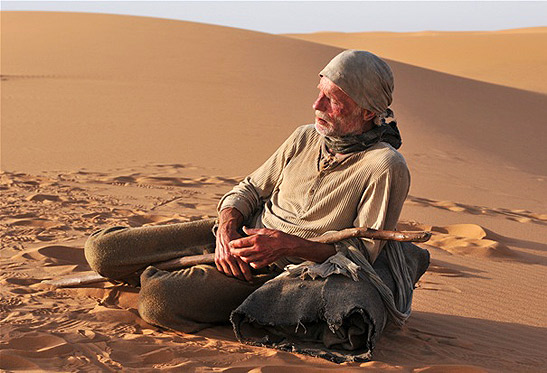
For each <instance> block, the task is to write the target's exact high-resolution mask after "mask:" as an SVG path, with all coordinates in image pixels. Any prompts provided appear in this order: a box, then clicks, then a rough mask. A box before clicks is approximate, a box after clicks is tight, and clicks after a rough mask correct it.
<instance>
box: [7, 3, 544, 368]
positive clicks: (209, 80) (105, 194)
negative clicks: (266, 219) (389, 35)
mask: <svg viewBox="0 0 547 373" xmlns="http://www.w3.org/2000/svg"><path fill="white" fill-rule="evenodd" d="M68 31H70V32H68ZM539 31H541V30H539ZM539 31H538V30H530V31H527V32H519V33H516V32H515V34H518V38H519V40H520V41H522V43H524V44H523V45H528V44H527V43H532V44H533V43H535V40H536V38H537V35H536V34H538V33H540V32H539ZM434 35H436V36H437V37H438V38H440V39H437V37H435V38H434V37H433V36H434ZM492 35H497V36H500V38H502V37H503V36H504V35H513V34H512V33H511V32H499V33H493V34H492ZM527 35H528V36H529V39H527V38H526V36H527ZM312 36H313V35H312ZM414 36H415V37H416V38H418V36H417V35H414ZM414 36H413V37H414ZM426 36H427V37H428V38H430V39H431V45H435V43H437V40H441V42H442V43H446V45H450V43H453V46H454V48H461V46H460V45H459V44H458V42H457V41H456V39H454V40H452V39H449V38H448V36H446V35H443V34H442V33H440V34H438V33H437V34H427V35H426ZM497 36H496V37H497ZM409 37H411V36H409ZM424 37H425V36H424ZM515 37H517V36H515ZM443 38H444V39H443ZM420 40H422V39H420ZM423 40H425V39H423ZM423 40H422V41H420V42H423ZM477 40H479V39H477ZM481 40H482V39H481ZM496 40H497V39H496ZM500 40H501V39H500ZM441 42H439V43H441ZM424 43H425V42H424ZM500 43H501V42H500ZM494 44H495V43H494ZM383 45H386V46H391V47H392V48H393V50H396V49H397V48H398V46H399V44H398V42H397V41H390V42H389V43H388V42H387V41H386V42H384V43H383ZM480 45H481V44H480V43H477V46H480ZM424 48H425V47H424ZM477 48H478V47H477ZM523 48H524V47H523ZM338 51H339V49H338V48H334V47H329V46H322V45H318V44H314V43H309V42H306V41H301V40H294V39H290V38H287V37H283V36H275V35H268V34H262V33H256V32H251V31H245V30H237V29H231V28H226V27H217V26H210V25H202V24H195V23H189V22H177V21H168V20H159V19H152V18H140V17H126V16H114V15H91V14H75V13H34V12H25V13H22V12H3V13H2V52H3V55H2V66H1V69H2V71H1V74H2V113H1V119H2V149H1V151H2V170H3V171H2V172H1V173H0V196H1V197H0V268H1V269H2V270H1V271H0V335H1V342H0V369H5V370H52V371H59V370H62V371H77V370H82V369H90V370H93V369H95V370H102V371H110V370H112V371H114V370H120V369H138V368H144V369H148V370H151V369H158V370H165V371H168V370H173V371H181V370H189V371H191V370H205V371H207V370H218V371H230V372H249V371H253V372H273V371H275V372H282V371H288V372H292V371H302V372H318V371H331V370H335V369H337V370H343V371H362V370H365V371H367V370H370V371H375V370H376V371H377V370H393V371H405V372H449V371H458V372H461V371H463V372H465V371H467V372H479V371H511V372H513V371H519V372H521V371H522V372H527V371H528V372H537V371H541V370H545V366H546V365H547V355H546V354H545V352H544V351H543V350H544V349H542V348H541V347H542V346H544V345H545V344H547V337H546V336H547V333H546V331H547V319H546V318H545V312H544V311H543V310H544V308H545V307H546V305H545V297H544V279H545V278H546V276H547V270H546V268H547V255H546V253H547V245H546V244H545V237H546V235H545V232H546V231H545V227H546V225H547V214H546V211H547V205H546V200H545V191H546V189H545V185H544V182H545V181H544V180H545V174H546V172H545V171H546V169H545V164H546V162H547V159H546V154H545V151H544V150H543V149H544V145H543V139H544V138H545V137H546V136H545V135H546V130H545V126H544V125H543V120H542V118H544V117H545V114H546V113H545V107H547V105H546V96H545V95H544V94H540V93H537V92H539V90H536V91H537V92H530V91H524V90H523V89H529V90H532V89H530V88H525V87H522V86H519V85H518V84H514V82H513V83H511V82H507V84H506V85H511V87H502V86H500V85H496V84H490V83H488V80H487V79H483V80H484V81H483V82H479V81H477V80H471V79H468V78H469V77H470V76H469V75H465V74H463V73H462V74H460V75H461V76H454V75H449V74H445V73H442V72H438V71H432V70H429V69H427V68H424V67H429V68H431V66H423V65H420V64H419V63H418V62H419V61H418V62H416V64H418V65H420V66H411V65H409V64H406V63H402V62H395V61H388V62H389V63H390V65H391V66H392V68H393V70H394V73H395V76H396V87H397V88H396V97H395V104H394V110H395V112H396V114H397V117H398V120H399V123H400V129H401V132H402V135H403V147H402V149H401V150H402V152H403V154H404V155H405V157H406V159H407V161H408V164H409V166H410V168H411V172H412V190H411V194H410V196H409V198H408V199H407V202H406V203H405V208H404V211H403V216H402V221H401V222H400V225H399V228H400V229H411V230H412V229H414V230H422V229H427V230H431V231H432V232H433V238H432V240H431V241H430V242H428V243H427V244H424V247H427V248H428V249H429V250H430V252H431V254H432V265H431V267H430V269H429V270H428V272H427V273H426V274H425V276H424V277H423V278H422V280H421V281H420V282H419V284H418V287H417V289H416V292H415V294H414V314H413V316H412V317H411V319H410V321H409V323H408V325H407V326H406V327H405V328H404V329H402V330H395V329H390V330H388V331H387V332H386V333H385V335H384V336H383V337H382V339H381V340H380V343H379V345H378V347H377V349H376V351H375V361H372V362H369V363H364V364H349V365H342V366H338V365H336V364H334V363H330V362H327V361H323V360H319V359H313V358H310V357H306V356H301V355H296V354H290V353H286V352H280V351H275V350H271V349H262V348H256V347H251V346H246V345H242V344H240V343H238V342H237V341H236V340H235V337H234V336H233V333H232V332H231V331H230V329H229V328H228V327H222V326H221V327H217V328H213V329H210V330H206V331H204V332H201V333H199V334H198V335H187V334H175V333H170V332H163V331H161V330H159V329H157V328H155V327H152V326H150V325H148V324H146V323H144V322H143V321H142V320H141V319H140V318H139V317H138V316H137V312H136V301H137V297H138V293H137V291H136V290H135V289H133V288H130V287H127V286H123V285H118V284H111V283H103V284H98V285H93V286H91V285H90V286H88V287H84V288H75V289H53V288H51V287H50V286H48V285H44V284H42V283H40V282H41V280H44V279H51V278H56V277H59V276H63V275H71V274H76V273H82V272H84V271H87V270H89V267H88V266H87V264H86V263H85V260H84V257H83V250H82V248H83V243H84V241H85V239H86V237H87V236H88V235H89V234H90V233H91V232H92V231H93V230H95V229H97V228H102V227H106V226H112V225H127V226H134V227H136V226H143V225H157V224H170V223H176V222H183V221H191V220H196V219H201V218H206V217H212V216H215V214H216V210H215V209H216V203H217V201H218V199H219V197H220V196H221V195H222V194H224V193H225V192H226V191H227V190H229V189H230V188H231V187H232V186H233V185H234V184H235V183H237V182H238V181H239V180H240V179H241V178H242V177H243V176H245V175H246V174H247V173H248V172H250V171H251V170H252V169H253V168H254V167H256V166H257V165H259V164H260V163H261V162H262V161H263V160H264V159H266V158H267V157H268V156H269V154H270V153H271V152H272V151H273V150H274V149H275V148H276V147H277V146H278V145H279V144H280V143H281V141H283V139H284V138H285V137H286V136H287V135H288V134H289V133H291V132H292V131H293V129H294V128H295V127H296V126H298V125H300V124H304V123H306V122H310V121H311V120H312V110H311V103H312V102H313V100H314V98H315V95H316V90H315V85H316V82H317V72H318V71H319V70H320V68H321V67H322V66H323V65H324V64H325V63H326V62H327V61H328V60H329V59H330V58H331V57H332V56H333V55H335V54H336V53H338ZM379 53H380V52H379ZM428 53H429V52H428ZM485 53H486V52H485ZM527 53H528V52H526V53H525V52H524V51H523V52H522V53H520V55H519V56H514V60H513V59H509V58H507V59H503V61H505V62H506V63H507V64H511V63H518V64H519V65H522V66H523V70H525V69H524V67H526V68H527V69H528V70H530V71H531V70H532V69H534V68H535V67H534V66H536V65H535V63H536V62H537V61H538V59H537V55H536V54H534V53H535V52H534V53H528V54H527ZM538 53H539V52H538ZM425 54H427V53H425V52H424V55H425ZM481 56H482V57H481ZM527 56H528V57H527ZM479 57H481V58H482V59H481V58H479ZM486 57H487V55H480V56H478V55H474V57H473V58H478V59H479V60H480V61H483V62H484V61H486V60H487V58H486ZM393 58H395V57H393ZM526 58H530V60H527V59H526ZM401 61H404V60H402V59H401ZM526 61H529V63H528V62H526ZM530 61H531V62H530ZM534 61H535V62H534ZM407 62H408V61H407ZM410 62H412V61H410ZM451 64H452V65H450V66H449V67H450V68H459V67H461V71H466V69H467V65H466V62H465V61H463V62H461V63H460V62H458V61H457V60H451ZM447 66H448V65H447ZM481 66H483V67H484V66H486V65H481ZM437 70H439V69H437ZM485 71H486V70H485ZM499 71H502V70H498V72H499ZM504 71H505V70H504ZM446 72H449V73H450V74H456V73H457V71H456V70H454V71H446ZM494 72H495V71H494ZM494 72H493V73H492V74H493V75H495V74H498V73H495V74H494ZM493 75H492V76H493ZM517 78H518V76H516V75H515V76H513V77H512V78H511V79H517ZM475 79H478V78H477V77H475ZM519 79H520V81H521V82H522V84H523V85H526V84H528V83H527V81H526V78H525V77H524V75H522V76H520V78H519ZM517 80H518V79H517ZM496 83H497V84H502V83H501V82H496ZM509 83H511V84H509ZM503 84H505V83H503ZM523 305H525V306H523Z"/></svg>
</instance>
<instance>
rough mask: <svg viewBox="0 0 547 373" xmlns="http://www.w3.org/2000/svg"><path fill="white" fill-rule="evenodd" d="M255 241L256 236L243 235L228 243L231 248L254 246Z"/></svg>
mask: <svg viewBox="0 0 547 373" xmlns="http://www.w3.org/2000/svg"><path fill="white" fill-rule="evenodd" d="M255 242H256V236H250V237H242V238H238V239H237V240H233V241H230V243H229V244H228V247H229V248H231V249H238V248H242V247H250V246H253V245H254V244H255Z"/></svg>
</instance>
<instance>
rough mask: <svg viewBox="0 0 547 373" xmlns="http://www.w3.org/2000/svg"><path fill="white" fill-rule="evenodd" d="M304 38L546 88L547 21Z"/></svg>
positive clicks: (460, 73)
mask: <svg viewBox="0 0 547 373" xmlns="http://www.w3.org/2000/svg"><path fill="white" fill-rule="evenodd" d="M287 36H291V37H294V38H298V39H300V40H307V41H312V42H316V43H321V44H326V45H332V46H336V47H341V48H347V49H365V50H369V51H371V52H373V53H376V54H378V55H382V56H384V57H385V58H389V59H391V60H394V61H399V62H404V63H408V64H411V65H414V66H420V67H425V68H427V69H431V70H435V71H441V72H444V73H448V74H453V75H457V76H460V77H465V78H470V79H475V80H480V81H483V82H488V83H493V84H499V85H503V86H507V87H513V88H519V89H523V90H528V91H532V92H541V93H547V56H546V55H545V52H544V51H543V48H542V46H543V45H545V43H547V27H530V28H522V29H510V30H502V31H462V32H439V31H423V32H406V33H395V32H356V33H352V32H349V33H343V32H317V33H312V34H287Z"/></svg>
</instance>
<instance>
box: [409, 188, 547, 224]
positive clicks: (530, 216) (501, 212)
mask: <svg viewBox="0 0 547 373" xmlns="http://www.w3.org/2000/svg"><path fill="white" fill-rule="evenodd" d="M405 203H407V204H410V205H416V206H423V207H435V208H439V209H443V210H448V211H453V212H464V213H468V214H473V215H489V216H501V217H504V218H505V219H508V220H513V221H517V222H519V223H535V224H541V225H545V224H547V214H540V213H535V212H532V211H528V210H524V209H513V210H511V209H505V208H492V207H486V206H476V205H470V204H464V203H457V202H453V201H436V200H433V199H429V198H423V197H416V196H411V195H409V196H408V198H407V201H406V202H405Z"/></svg>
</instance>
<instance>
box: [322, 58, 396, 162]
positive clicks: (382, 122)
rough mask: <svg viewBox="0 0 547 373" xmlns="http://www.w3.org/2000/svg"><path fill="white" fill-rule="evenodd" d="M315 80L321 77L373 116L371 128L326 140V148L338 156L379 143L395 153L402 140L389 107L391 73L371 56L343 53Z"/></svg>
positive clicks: (378, 59)
mask: <svg viewBox="0 0 547 373" xmlns="http://www.w3.org/2000/svg"><path fill="white" fill-rule="evenodd" d="M319 76H324V77H326V78H327V79H329V80H330V81H332V82H333V83H334V84H336V85H337V86H338V87H339V88H340V89H342V91H344V92H345V93H346V94H347V95H348V96H349V97H351V99H353V101H355V102H356V103H357V105H359V106H360V107H362V108H364V109H367V110H369V111H371V112H373V113H374V114H376V118H375V123H376V126H374V127H373V128H372V129H371V130H370V131H367V132H365V133H363V134H360V135H348V136H343V137H337V138H334V137H326V138H325V141H326V143H327V147H328V148H329V149H330V150H332V151H334V152H336V153H341V154H347V153H352V152H355V151H362V150H366V149H368V148H369V147H371V146H372V145H374V144H376V143H378V142H380V141H383V142H387V143H389V144H390V145H391V146H393V147H394V148H395V149H398V148H399V147H400V146H401V143H402V140H401V135H400V133H399V129H398V128H397V122H396V121H395V119H394V114H393V111H392V110H391V109H389V105H391V102H392V101H393V97H392V94H393V88H394V83H393V72H392V71H391V68H390V67H389V65H388V64H387V63H386V62H384V61H383V60H382V59H381V58H380V57H378V56H376V55H375V54H373V53H370V52H366V51H359V50H346V51H343V52H342V53H340V54H338V55H337V56H336V57H334V58H333V59H332V60H331V61H330V62H329V63H328V64H327V66H325V68H324V69H323V70H321V72H320V73H319Z"/></svg>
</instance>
